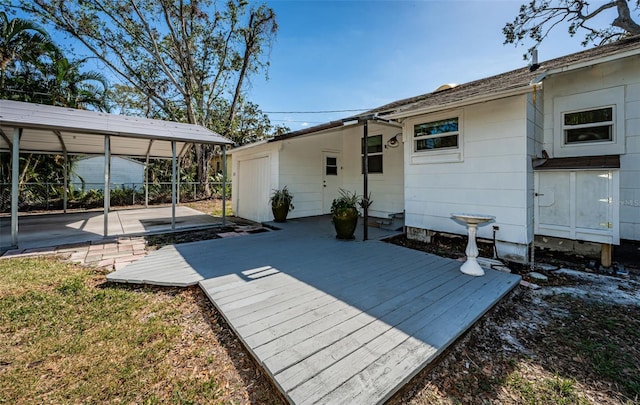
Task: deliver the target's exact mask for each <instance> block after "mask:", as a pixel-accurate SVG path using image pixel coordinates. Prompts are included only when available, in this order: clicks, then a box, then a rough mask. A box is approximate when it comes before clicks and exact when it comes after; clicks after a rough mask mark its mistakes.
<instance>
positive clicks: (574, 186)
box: [535, 170, 620, 245]
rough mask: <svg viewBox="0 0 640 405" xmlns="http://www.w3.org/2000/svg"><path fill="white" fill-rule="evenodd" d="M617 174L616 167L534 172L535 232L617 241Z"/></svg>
mask: <svg viewBox="0 0 640 405" xmlns="http://www.w3.org/2000/svg"><path fill="white" fill-rule="evenodd" d="M618 174H619V171H617V170H567V171H540V172H537V173H536V175H535V180H536V181H535V183H536V204H535V207H536V209H535V233H536V234H537V235H547V236H555V237H559V238H566V239H574V240H584V241H590V242H599V243H610V244H615V245H617V244H619V243H620V231H619V205H618V199H619V186H618Z"/></svg>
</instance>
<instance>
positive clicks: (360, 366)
mask: <svg viewBox="0 0 640 405" xmlns="http://www.w3.org/2000/svg"><path fill="white" fill-rule="evenodd" d="M312 225H313V224H311V225H310V224H309V223H305V222H304V221H302V220H300V221H296V222H294V221H292V223H291V224H289V222H288V223H287V224H285V225H284V227H285V229H284V230H283V231H278V232H270V233H266V234H265V233H262V234H256V235H251V236H246V237H242V238H233V239H218V240H214V241H203V242H195V243H188V244H184V245H176V246H171V247H165V248H162V249H160V250H158V251H157V252H154V253H153V254H151V255H149V257H147V258H145V259H142V260H140V261H139V262H138V263H134V264H133V265H130V266H128V267H126V268H125V269H123V270H121V271H118V272H116V273H117V274H115V273H112V274H113V275H110V276H111V277H112V278H113V280H114V281H128V282H135V280H145V282H149V283H161V284H163V285H168V284H169V283H171V281H172V280H173V281H174V282H175V283H177V284H178V285H191V284H193V283H199V285H200V287H201V288H202V290H203V291H204V292H205V293H206V295H207V296H208V298H209V299H210V300H211V302H212V303H213V304H214V305H215V306H216V307H217V308H218V310H219V311H220V313H221V314H222V315H223V317H224V318H225V319H226V320H227V322H228V324H229V325H230V327H231V328H232V329H233V331H234V332H235V333H236V335H237V336H238V338H239V339H240V340H241V341H242V342H243V344H244V345H245V347H246V348H247V349H248V350H249V352H250V353H251V354H252V355H253V356H254V357H255V359H256V360H257V361H258V363H259V364H260V365H261V366H262V367H263V368H264V370H265V371H266V372H267V374H268V375H269V376H270V377H271V378H272V380H273V382H274V384H275V385H276V386H277V387H278V388H279V389H280V390H281V391H282V393H283V395H284V396H285V398H287V400H288V401H290V402H291V403H295V404H313V403H327V404H333V403H349V404H374V403H382V402H384V401H386V400H387V399H388V398H390V397H391V396H392V395H393V394H394V393H395V392H396V391H397V390H398V389H400V388H401V387H402V386H403V385H405V384H406V383H407V382H408V381H409V380H410V379H411V378H412V377H413V376H415V375H416V374H417V373H418V372H419V371H420V370H422V369H423V368H424V367H426V366H427V365H428V364H429V363H430V362H432V361H433V360H434V359H435V358H437V356H438V354H440V353H442V351H443V350H445V349H446V348H447V347H448V346H449V345H450V344H452V343H453V342H454V341H455V339H457V338H458V337H459V336H460V335H461V334H462V333H464V331H466V330H467V329H468V328H469V327H470V326H471V325H473V323H474V322H475V321H477V320H478V319H479V318H480V317H481V316H482V315H483V314H484V313H485V312H486V311H487V310H489V309H490V308H491V306H493V305H494V304H495V303H496V302H498V300H499V299H500V298H502V297H503V296H504V295H505V294H506V293H507V292H508V291H510V290H511V289H513V288H514V287H515V286H516V285H517V283H518V281H519V277H518V276H515V275H511V274H506V273H500V272H497V271H494V270H489V271H487V274H486V275H485V276H484V277H472V276H468V275H465V274H462V273H461V272H460V271H459V268H460V265H461V263H460V262H457V261H454V260H451V259H445V258H441V257H437V256H433V255H429V254H425V253H423V252H418V251H414V250H410V249H405V248H402V247H399V246H395V245H391V244H387V243H383V242H380V241H375V240H372V241H367V242H365V243H362V242H357V241H354V242H344V241H336V240H335V239H334V238H332V237H327V236H324V235H323V234H322V232H321V231H320V230H319V228H314V227H313V226H312ZM287 227H290V228H287Z"/></svg>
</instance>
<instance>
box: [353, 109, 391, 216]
mask: <svg viewBox="0 0 640 405" xmlns="http://www.w3.org/2000/svg"><path fill="white" fill-rule="evenodd" d="M367 133H368V135H369V136H376V135H382V145H383V147H382V161H383V163H382V165H383V169H382V171H383V172H382V173H369V176H368V180H369V184H368V190H369V192H370V193H371V200H372V201H373V204H372V205H371V206H370V207H369V215H370V216H372V217H380V218H386V217H388V216H389V215H390V214H398V213H402V212H403V211H404V181H403V172H402V171H403V164H402V162H403V156H402V152H403V151H402V142H401V143H400V145H398V147H396V148H389V147H385V145H386V143H387V142H388V141H389V139H391V138H392V137H393V136H395V135H396V134H400V133H402V128H399V127H398V128H395V127H390V126H386V125H378V124H375V123H373V122H370V123H369V126H368V131H367ZM363 136H364V130H363V127H362V126H357V127H354V128H349V129H345V130H344V138H343V145H344V146H343V149H344V151H345V153H344V154H343V168H344V172H343V179H342V182H343V187H342V188H344V189H346V190H351V191H355V192H357V193H358V194H360V195H362V193H363V191H364V187H363V180H362V154H361V152H362V150H361V147H360V145H361V142H362V141H361V139H362V138H363Z"/></svg>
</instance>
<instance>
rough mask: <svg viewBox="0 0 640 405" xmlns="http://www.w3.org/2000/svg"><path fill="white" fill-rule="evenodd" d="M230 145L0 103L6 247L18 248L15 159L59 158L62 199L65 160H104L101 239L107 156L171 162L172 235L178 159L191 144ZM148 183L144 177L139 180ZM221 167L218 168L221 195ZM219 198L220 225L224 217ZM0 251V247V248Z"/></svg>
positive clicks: (100, 116)
mask: <svg viewBox="0 0 640 405" xmlns="http://www.w3.org/2000/svg"><path fill="white" fill-rule="evenodd" d="M232 143H233V142H231V141H229V140H228V139H226V138H224V137H223V136H221V135H219V134H217V133H215V132H212V131H209V130H208V129H206V128H204V127H202V126H199V125H192V124H184V123H178V122H172V121H163V120H154V119H148V118H141V117H130V116H124V115H115V114H107V113H101V112H95V111H86V110H77V109H72V108H64V107H55V106H48V105H42V104H32V103H24V102H18V101H9V100H0V151H3V152H10V153H11V226H10V228H11V246H10V247H12V248H16V247H18V192H19V157H20V153H40V154H47V153H51V154H60V155H63V156H64V157H65V162H66V163H65V175H64V179H65V184H64V189H65V195H64V211H65V212H66V202H67V196H66V190H67V182H68V178H69V175H68V174H69V173H68V169H69V165H68V159H67V158H68V156H69V155H70V154H81V155H104V157H105V160H104V161H105V167H104V182H105V188H104V212H103V235H104V236H107V235H108V234H109V231H108V227H109V221H108V214H109V208H110V207H109V205H110V203H109V201H110V195H109V189H110V187H109V185H110V164H109V163H110V160H111V156H129V157H137V158H144V159H145V160H146V163H147V164H148V163H149V159H171V160H172V176H171V229H172V230H175V216H176V202H177V198H176V195H177V192H176V191H177V182H178V178H177V177H178V170H177V162H178V159H179V158H180V157H182V156H184V155H185V154H186V153H187V151H188V150H189V148H190V147H192V146H193V145H196V144H208V145H220V146H222V148H221V149H222V158H223V162H224V161H225V160H226V147H225V145H230V144H232ZM145 182H146V183H148V175H147V176H145ZM224 183H226V164H224V163H223V189H224V186H225V184H224ZM225 208H226V207H225V197H224V193H223V210H222V212H223V214H222V215H223V222H224V216H225ZM0 248H2V246H0Z"/></svg>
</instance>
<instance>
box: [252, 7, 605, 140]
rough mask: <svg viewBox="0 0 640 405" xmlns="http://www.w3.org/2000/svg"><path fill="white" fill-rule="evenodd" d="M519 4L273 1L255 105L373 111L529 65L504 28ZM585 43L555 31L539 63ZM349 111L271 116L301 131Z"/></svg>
mask: <svg viewBox="0 0 640 405" xmlns="http://www.w3.org/2000/svg"><path fill="white" fill-rule="evenodd" d="M523 2H524V0H523V1H514V0H502V1H485V0H482V1H481V0H466V1H456V0H449V1H427V0H422V1H409V0H404V1H392V0H378V1H370V0H369V1H337V0H332V1H329V0H318V1H291V0H288V1H287V0H270V1H267V3H268V4H269V6H270V7H272V8H273V9H274V11H275V13H276V17H277V21H278V24H279V32H278V34H277V38H276V41H275V43H274V45H273V49H272V50H271V54H270V62H271V67H270V69H269V80H264V79H263V77H253V78H252V80H251V88H250V89H249V90H248V95H249V99H251V100H252V101H253V102H256V103H258V104H259V105H260V107H261V108H262V110H264V111H267V112H271V111H274V112H279V111H323V110H344V109H358V108H373V107H377V106H380V105H383V104H385V103H388V102H391V101H394V100H398V99H402V98H405V97H411V96H416V95H419V94H423V93H427V92H430V91H433V90H434V89H435V88H437V87H438V86H440V85H441V84H443V83H465V82H469V81H471V80H475V79H480V78H483V77H487V76H491V75H494V74H498V73H502V72H505V71H508V70H511V69H516V68H519V67H522V66H526V65H527V61H524V60H523V58H522V55H523V54H524V53H525V52H526V50H527V48H528V46H530V45H531V44H527V45H526V46H519V47H517V48H516V47H514V46H513V45H503V44H502V43H503V42H504V38H503V35H502V27H503V26H504V24H505V23H506V22H509V21H511V20H512V19H513V18H514V17H515V15H516V14H517V12H518V9H519V7H520V5H521V4H522V3H523ZM595 6H596V2H594V3H593V7H594V8H595ZM581 40H582V36H581V35H580V34H578V35H576V37H574V38H571V37H569V35H568V34H567V32H566V28H565V27H558V29H557V31H556V32H555V34H553V35H552V36H551V37H550V38H548V40H547V41H545V42H544V43H543V44H542V45H541V46H540V47H539V59H540V60H546V59H551V58H554V57H557V56H561V55H565V54H569V53H573V52H577V51H580V50H582V49H584V48H583V47H582V46H581V45H580V42H581ZM351 114H353V113H351V112H342V113H332V114H274V113H270V114H269V117H270V118H271V120H272V121H273V122H274V123H278V124H286V125H287V126H289V127H290V128H291V129H292V130H296V129H301V128H304V127H306V126H308V125H316V124H317V123H322V122H327V121H331V120H333V119H338V118H342V117H345V116H348V115H351Z"/></svg>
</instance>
